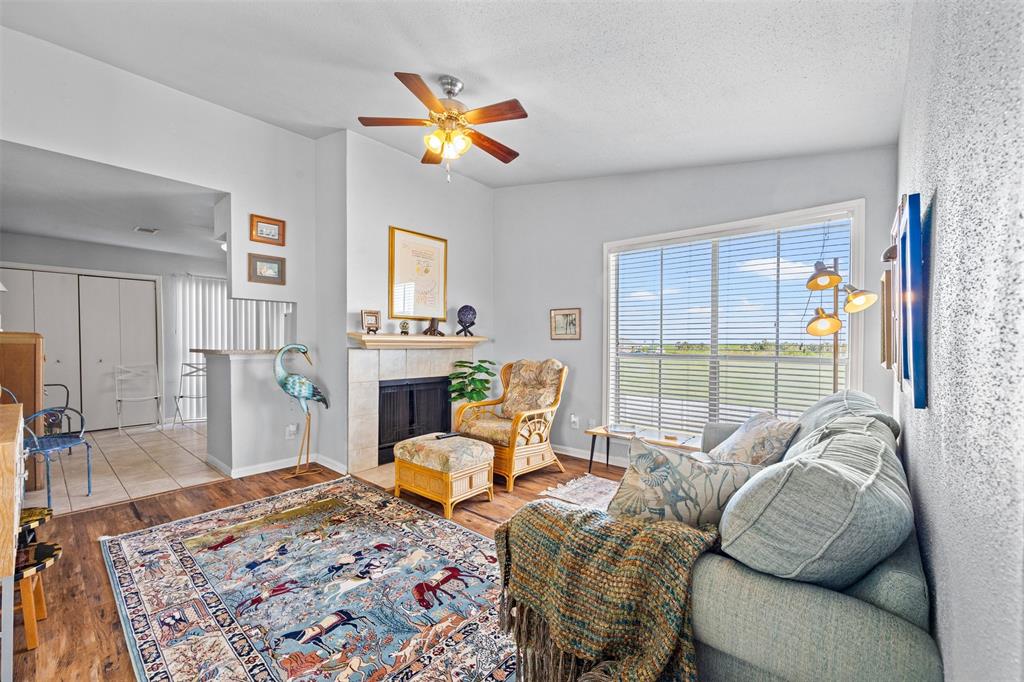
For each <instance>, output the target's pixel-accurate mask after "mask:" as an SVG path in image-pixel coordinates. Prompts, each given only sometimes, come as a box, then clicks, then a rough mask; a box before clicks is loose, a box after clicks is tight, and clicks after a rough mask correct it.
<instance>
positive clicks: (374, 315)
mask: <svg viewBox="0 0 1024 682" xmlns="http://www.w3.org/2000/svg"><path fill="white" fill-rule="evenodd" d="M359 312H360V314H361V315H362V318H363V331H365V332H366V333H367V334H376V333H377V332H378V331H380V311H379V310H361V311H359Z"/></svg>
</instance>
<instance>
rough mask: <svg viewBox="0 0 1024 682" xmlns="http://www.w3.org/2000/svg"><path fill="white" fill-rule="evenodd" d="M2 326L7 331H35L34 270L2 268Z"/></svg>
mask: <svg viewBox="0 0 1024 682" xmlns="http://www.w3.org/2000/svg"><path fill="white" fill-rule="evenodd" d="M0 283H3V285H4V286H5V287H6V288H7V291H3V292H0V327H2V328H3V330H4V331H5V332H34V331H35V330H36V323H35V319H34V315H33V312H32V271H31V270H11V269H8V268H0Z"/></svg>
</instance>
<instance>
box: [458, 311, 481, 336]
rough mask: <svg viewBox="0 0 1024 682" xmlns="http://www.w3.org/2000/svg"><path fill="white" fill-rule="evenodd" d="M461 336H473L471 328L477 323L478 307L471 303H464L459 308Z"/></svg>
mask: <svg viewBox="0 0 1024 682" xmlns="http://www.w3.org/2000/svg"><path fill="white" fill-rule="evenodd" d="M458 315H459V331H457V332H455V333H456V334H458V335H459V336H473V332H471V331H469V328H470V327H472V326H473V325H475V324H476V308H474V307H473V306H471V305H464V306H462V307H461V308H459V313H458Z"/></svg>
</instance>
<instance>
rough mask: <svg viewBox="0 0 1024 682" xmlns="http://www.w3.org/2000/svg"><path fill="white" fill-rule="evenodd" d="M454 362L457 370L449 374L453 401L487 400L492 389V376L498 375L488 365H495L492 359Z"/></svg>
mask: <svg viewBox="0 0 1024 682" xmlns="http://www.w3.org/2000/svg"><path fill="white" fill-rule="evenodd" d="M453 364H454V367H455V371H454V372H452V373H451V374H449V375H448V378H449V379H450V380H451V385H450V386H449V387H448V391H449V392H450V393H451V395H450V396H449V400H451V401H452V402H453V403H454V402H458V401H459V400H466V401H468V402H471V403H475V402H478V401H480V400H486V399H487V394H488V392H489V391H490V390H491V379H490V377H494V376H497V375H496V374H495V373H494V372H493V371H491V369H490V367H488V366H487V365H491V367H493V366H494V365H495V363H494V362H492V361H491V360H456V361H455V362H454V363H453Z"/></svg>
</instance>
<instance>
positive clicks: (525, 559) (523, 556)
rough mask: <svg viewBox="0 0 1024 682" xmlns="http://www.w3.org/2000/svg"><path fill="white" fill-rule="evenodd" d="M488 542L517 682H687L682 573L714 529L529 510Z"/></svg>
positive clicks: (692, 671)
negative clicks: (497, 571) (494, 558)
mask: <svg viewBox="0 0 1024 682" xmlns="http://www.w3.org/2000/svg"><path fill="white" fill-rule="evenodd" d="M494 539H495V543H496V544H497V548H498V562H499V565H500V567H501V575H502V603H501V618H502V628H503V629H504V630H505V632H507V633H509V634H510V635H512V637H513V639H514V640H515V642H516V645H517V648H518V654H517V666H516V680H517V682H575V681H576V680H579V681H580V682H605V681H611V680H615V681H618V680H629V681H630V682H670V681H671V682H677V681H678V682H682V681H684V680H685V681H688V680H696V679H697V662H696V652H695V648H694V644H693V626H692V623H691V619H690V610H689V604H690V570H691V569H692V568H693V564H694V563H695V562H696V561H697V558H698V557H699V556H700V555H701V554H702V553H703V552H705V551H707V550H709V549H711V548H712V547H713V546H714V544H715V542H717V540H718V529H717V528H715V526H713V525H710V524H708V525H704V526H701V527H700V528H691V527H690V526H687V525H685V524H682V523H676V522H672V521H658V522H649V521H648V522H639V521H633V520H628V519H619V520H616V519H612V518H611V517H610V516H608V515H607V514H605V513H604V512H600V511H595V510H593V509H585V508H582V507H577V506H575V505H568V504H564V503H561V502H556V501H549V500H537V501H535V502H531V503H530V504H528V505H526V506H525V507H523V508H522V509H520V510H519V511H518V512H517V513H516V515H515V516H513V517H512V518H511V519H510V520H509V521H507V522H506V523H504V524H502V525H501V526H499V527H498V530H497V531H496V533H495V536H494Z"/></svg>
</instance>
